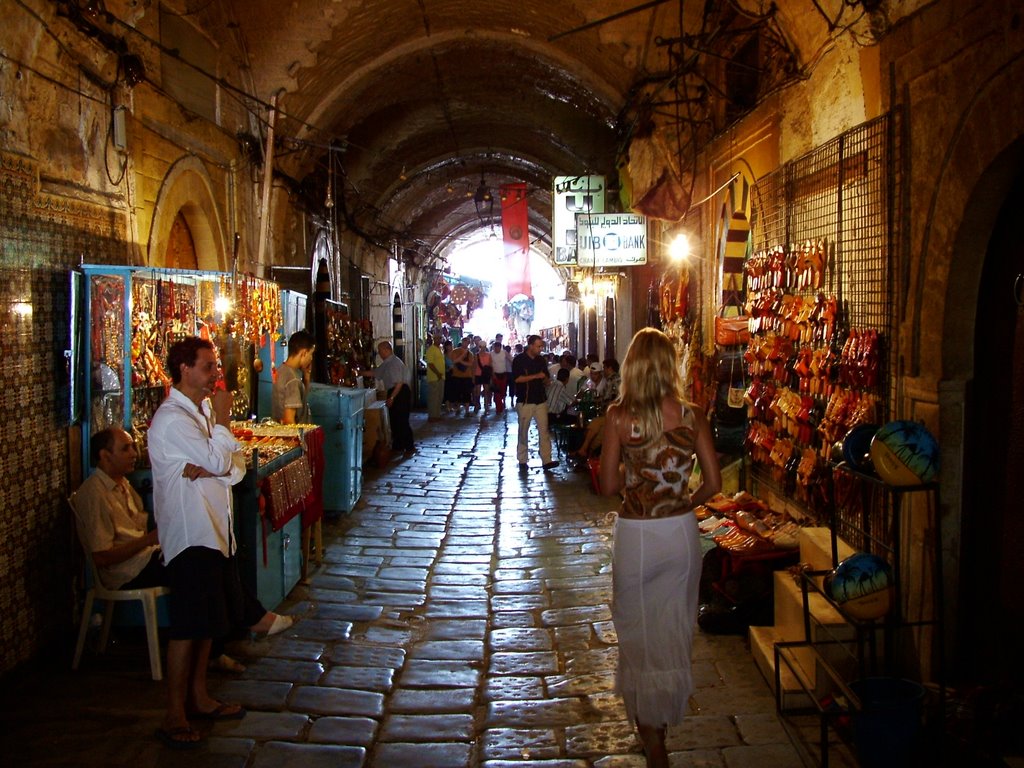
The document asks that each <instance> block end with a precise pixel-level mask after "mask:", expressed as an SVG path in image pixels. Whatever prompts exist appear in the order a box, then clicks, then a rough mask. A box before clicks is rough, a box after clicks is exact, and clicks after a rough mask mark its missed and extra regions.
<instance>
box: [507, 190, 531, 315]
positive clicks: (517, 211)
mask: <svg viewBox="0 0 1024 768" xmlns="http://www.w3.org/2000/svg"><path fill="white" fill-rule="evenodd" d="M501 234H502V240H503V241H504V243H505V263H506V266H507V267H508V298H509V300H510V301H511V300H512V299H513V298H514V297H515V296H517V295H518V294H520V293H521V294H523V295H524V296H530V297H532V296H533V285H532V284H531V282H530V227H529V208H528V207H527V204H526V185H525V184H502V186H501Z"/></svg>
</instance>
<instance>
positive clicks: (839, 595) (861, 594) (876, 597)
mask: <svg viewBox="0 0 1024 768" xmlns="http://www.w3.org/2000/svg"><path fill="white" fill-rule="evenodd" d="M824 586H825V590H826V591H827V592H828V594H829V595H830V596H831V598H832V599H833V600H834V601H835V602H836V603H837V604H838V605H839V606H840V607H841V608H842V609H843V611H845V612H846V613H848V614H849V615H850V616H852V617H853V618H855V619H880V618H882V617H883V616H885V614H887V613H888V612H889V608H890V606H891V605H892V586H893V580H892V568H890V567H889V564H888V563H887V562H885V560H883V559H882V558H881V557H879V556H878V555H872V554H869V553H867V552H857V553H856V554H853V555H850V556H849V557H848V558H846V559H845V560H843V561H842V562H841V563H840V564H839V565H837V566H836V567H835V568H833V569H832V572H831V573H830V574H828V576H826V577H825V585H824Z"/></svg>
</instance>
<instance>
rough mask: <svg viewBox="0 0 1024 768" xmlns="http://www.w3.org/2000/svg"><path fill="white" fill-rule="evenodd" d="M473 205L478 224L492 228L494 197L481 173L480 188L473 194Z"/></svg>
mask: <svg viewBox="0 0 1024 768" xmlns="http://www.w3.org/2000/svg"><path fill="white" fill-rule="evenodd" d="M473 205H474V206H476V215H477V217H479V219H480V223H481V224H483V225H484V226H485V227H493V226H494V195H492V194H491V189H490V187H488V186H487V182H486V181H484V174H483V171H481V172H480V186H479V187H477V188H476V192H474V193H473Z"/></svg>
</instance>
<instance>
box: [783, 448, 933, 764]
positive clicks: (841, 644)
mask: <svg viewBox="0 0 1024 768" xmlns="http://www.w3.org/2000/svg"><path fill="white" fill-rule="evenodd" d="M836 470H837V471H845V472H849V473H850V474H852V475H853V476H854V477H856V478H857V479H858V480H859V481H860V482H863V483H866V484H867V487H868V488H874V489H877V490H880V491H882V492H883V493H884V494H885V496H886V497H887V498H888V500H889V501H890V502H891V504H890V506H889V516H890V517H889V520H888V524H889V531H888V532H887V533H888V540H889V541H890V542H891V544H889V545H885V544H883V543H881V542H882V541H883V538H882V537H881V536H880V535H879V533H881V532H877V531H872V530H871V520H872V517H871V516H870V515H869V514H868V512H867V510H866V509H865V510H864V514H863V517H862V523H863V526H864V527H863V529H862V530H860V531H859V532H860V533H861V534H862V535H863V540H864V541H866V542H872V543H873V544H874V545H876V546H878V547H879V548H881V549H884V550H888V552H889V554H890V559H891V561H892V562H891V566H892V570H893V594H892V601H891V607H890V610H889V612H888V613H887V615H886V616H885V617H884V618H882V619H879V620H870V619H868V620H865V619H858V618H856V617H853V616H851V615H850V614H849V613H848V612H846V611H845V610H844V608H843V606H842V605H841V604H839V603H837V602H835V600H833V599H832V596H831V595H830V594H829V592H828V590H827V589H826V588H825V587H824V585H823V581H824V578H825V576H826V575H827V574H829V573H830V571H827V570H825V571H822V570H819V571H815V570H805V571H802V572H801V577H800V587H801V593H802V597H803V620H804V639H803V640H795V641H784V642H777V643H776V644H775V698H776V708H777V710H778V712H779V713H780V714H790V715H797V714H814V715H817V716H818V717H819V719H820V750H821V766H822V768H827V766H828V729H829V725H830V724H834V723H835V722H836V721H837V720H838V719H840V718H847V717H849V716H853V715H858V714H861V713H863V712H864V705H863V702H862V701H861V699H860V697H859V696H858V695H857V693H856V692H854V691H853V690H852V689H851V687H850V685H849V678H850V675H851V673H854V672H855V674H856V675H857V676H858V679H865V678H867V677H868V676H869V675H877V674H884V675H886V676H894V675H897V674H898V670H897V664H896V659H895V654H896V635H897V633H898V632H899V631H900V630H903V629H907V628H910V627H922V626H932V627H934V634H935V649H936V658H937V664H936V676H935V677H936V683H937V685H938V691H939V709H938V711H939V712H940V713H942V712H944V711H945V700H946V685H945V674H944V658H945V657H944V650H945V649H944V636H943V635H944V631H943V612H942V611H943V601H944V594H943V570H942V526H941V515H940V510H939V497H938V484H936V483H930V484H924V485H915V486H901V487H896V486H891V485H888V484H886V483H885V482H883V481H882V480H881V479H880V478H878V477H875V476H873V475H868V474H865V473H863V472H859V471H857V470H854V469H851V468H849V467H847V466H845V465H844V464H841V465H839V466H837V467H836ZM913 493H926V494H928V495H929V502H930V503H929V511H930V513H931V514H933V515H934V520H933V521H932V522H933V526H932V530H933V532H934V536H933V543H932V546H933V551H932V566H933V571H932V572H933V575H934V578H933V581H934V583H933V597H934V602H933V607H932V615H931V618H929V619H923V620H915V621H909V620H907V619H906V618H905V617H904V615H903V583H902V574H901V560H902V554H903V546H904V544H903V536H902V531H901V529H902V511H903V510H902V508H903V504H902V502H903V499H904V497H905V496H907V495H908V494H913ZM832 512H833V519H832V523H831V525H830V528H831V539H832V542H831V543H832V561H833V565H834V566H835V565H838V536H837V533H836V528H837V524H836V519H835V509H834V508H833V510H832ZM815 593H816V594H818V595H820V596H821V598H823V599H824V600H825V601H826V602H827V603H828V604H829V605H830V606H831V607H832V608H834V609H835V611H836V612H837V613H838V614H839V615H840V616H841V617H842V618H843V620H844V621H845V622H846V625H847V626H848V627H849V628H850V629H851V630H852V637H850V636H849V634H848V633H847V636H845V637H844V636H841V635H842V634H844V633H840V632H836V631H834V630H833V629H832V628H830V627H829V626H827V625H826V624H824V623H823V622H820V621H817V620H816V619H815V616H814V614H813V612H812V611H811V607H810V603H811V595H813V594H815ZM815 630H817V632H816V631H815ZM818 632H820V636H819V635H818ZM879 644H881V646H882V647H881V663H880V659H879ZM808 652H809V653H810V654H811V655H812V656H813V658H814V663H815V669H816V675H815V681H812V680H809V679H808V676H807V675H806V674H805V672H804V670H803V669H802V668H801V665H800V663H799V661H798V659H797V654H799V653H804V654H806V653H808ZM783 665H785V667H786V668H787V669H788V670H789V672H790V673H791V674H792V675H793V677H794V678H795V679H796V681H797V682H798V683H799V685H800V687H801V688H802V689H803V691H804V693H806V694H807V696H808V698H809V699H810V701H811V702H812V705H811V707H786V706H785V705H784V703H783V696H782V667H783ZM821 675H824V677H825V678H827V680H828V687H829V688H831V689H832V691H833V692H834V694H838V695H829V696H827V697H826V701H824V702H823V701H822V697H821V695H820V694H821V691H822V686H821V685H820V683H821V680H822V678H821ZM816 683H817V684H816ZM843 701H845V704H844V703H843ZM940 721H941V717H940Z"/></svg>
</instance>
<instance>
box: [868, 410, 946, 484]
mask: <svg viewBox="0 0 1024 768" xmlns="http://www.w3.org/2000/svg"><path fill="white" fill-rule="evenodd" d="M871 463H872V464H874V467H875V471H876V472H877V473H878V476H879V477H881V478H882V479H883V480H885V482H887V483H888V484H889V485H897V486H902V485H922V484H924V483H933V482H935V481H936V480H937V479H938V477H939V444H938V443H937V442H936V440H935V438H934V437H932V434H931V432H929V431H928V430H927V429H925V427H924V425H923V424H921V423H919V422H916V421H890V422H889V423H888V424H885V425H884V426H883V427H882V428H881V429H879V430H878V431H877V432H876V433H875V436H874V437H873V438H871Z"/></svg>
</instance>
